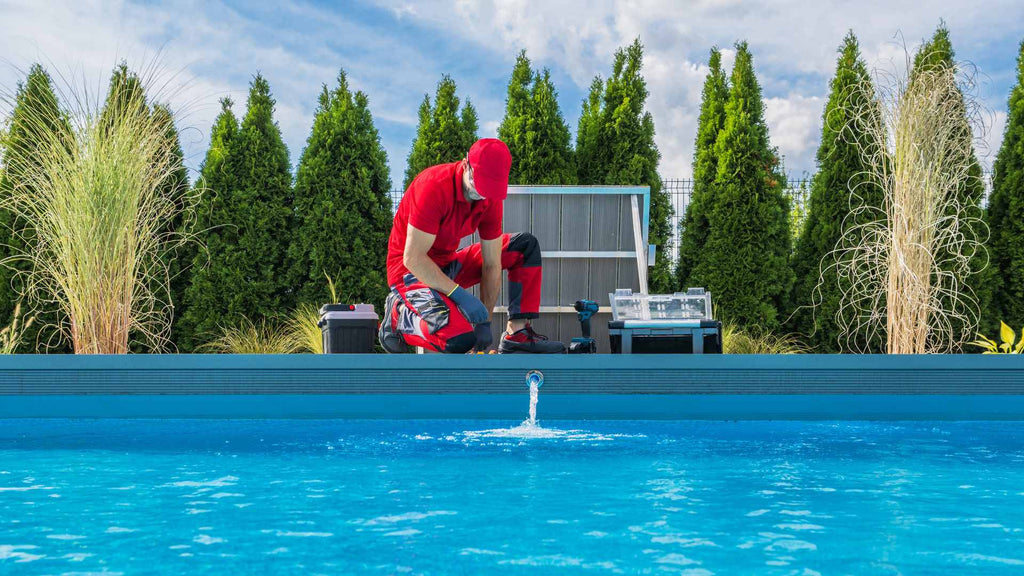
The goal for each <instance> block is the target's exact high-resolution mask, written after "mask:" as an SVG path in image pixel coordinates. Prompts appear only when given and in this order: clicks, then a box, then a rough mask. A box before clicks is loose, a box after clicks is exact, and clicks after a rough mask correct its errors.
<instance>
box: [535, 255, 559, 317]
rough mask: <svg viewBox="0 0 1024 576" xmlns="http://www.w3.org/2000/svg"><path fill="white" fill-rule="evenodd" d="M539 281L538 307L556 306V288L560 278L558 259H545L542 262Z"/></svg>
mask: <svg viewBox="0 0 1024 576" xmlns="http://www.w3.org/2000/svg"><path fill="white" fill-rule="evenodd" d="M541 270H542V276H541V281H540V305H541V306H557V305H558V287H559V283H560V281H561V277H562V262H561V261H560V259H558V258H547V259H545V260H544V261H543V262H542V268H541Z"/></svg>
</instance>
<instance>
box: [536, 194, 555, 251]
mask: <svg viewBox="0 0 1024 576" xmlns="http://www.w3.org/2000/svg"><path fill="white" fill-rule="evenodd" d="M561 205H562V197H561V196H555V195H549V194H541V195H537V196H534V197H533V226H532V228H531V229H530V231H531V232H533V235H534V236H536V237H537V240H538V241H539V242H540V249H541V250H558V245H559V244H558V237H559V229H560V228H561V221H560V219H559V214H560V213H561Z"/></svg>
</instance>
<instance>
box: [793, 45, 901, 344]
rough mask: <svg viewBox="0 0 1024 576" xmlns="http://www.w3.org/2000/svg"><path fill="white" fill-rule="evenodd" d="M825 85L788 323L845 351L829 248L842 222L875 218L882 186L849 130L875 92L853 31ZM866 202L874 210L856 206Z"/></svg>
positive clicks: (838, 290) (810, 338)
mask: <svg viewBox="0 0 1024 576" xmlns="http://www.w3.org/2000/svg"><path fill="white" fill-rule="evenodd" d="M829 87H830V89H831V92H830V93H829V97H828V101H827V102H826V104H825V112H824V115H823V118H822V129H821V144H820V145H819V147H818V155H817V160H818V172H817V173H816V174H815V175H814V178H813V179H812V181H811V196H810V210H809V212H808V214H807V220H806V221H805V222H804V227H803V230H802V231H801V232H800V235H799V237H798V239H797V242H796V249H795V251H794V256H793V271H794V272H795V273H796V284H795V285H794V288H793V306H794V310H795V311H794V314H793V317H792V320H791V321H790V323H788V324H787V325H786V327H787V328H792V329H794V330H795V331H797V332H799V333H801V334H803V335H804V336H805V341H806V342H807V343H808V344H810V345H812V346H814V348H815V350H816V351H818V352H840V351H842V349H843V346H842V345H841V343H840V342H839V341H838V337H839V334H840V332H841V329H840V326H839V325H838V323H837V321H836V314H837V313H838V312H839V311H840V300H841V297H842V291H843V287H842V286H841V285H840V283H839V282H840V280H839V278H838V275H837V274H836V270H835V267H834V266H830V263H831V262H834V254H833V253H832V251H833V250H834V249H835V248H836V244H837V242H838V241H839V239H840V237H841V236H842V235H843V233H844V228H843V225H844V224H846V225H847V226H848V227H849V226H853V225H855V224H863V223H864V219H866V218H869V217H872V216H874V217H877V216H878V214H880V210H881V209H882V192H881V190H880V189H879V188H878V187H877V186H873V185H871V181H870V179H868V178H867V177H866V176H865V173H866V170H867V169H868V166H866V165H865V164H864V157H865V156H871V155H872V152H871V151H868V150H862V148H863V146H865V145H866V143H863V142H858V141H856V140H855V138H856V135H855V134H851V133H850V131H849V126H850V125H851V122H852V119H851V114H852V113H854V112H855V111H856V112H857V113H863V111H865V110H870V109H871V106H869V105H868V103H867V102H865V101H864V99H865V98H868V97H870V95H872V94H873V93H874V90H873V89H872V88H871V75H870V73H869V72H868V68H867V65H865V63H864V60H863V59H862V58H861V55H860V45H859V43H858V42H857V37H856V36H854V34H853V32H850V33H848V34H847V35H846V38H844V39H843V44H842V46H840V47H839V58H838V60H837V61H836V73H835V76H834V77H833V78H832V81H831V82H830V83H829ZM865 205H866V206H872V207H875V208H877V210H871V211H862V210H859V207H860V206H865ZM851 209H855V210H857V216H856V217H855V218H849V219H848V217H849V215H850V211H851ZM819 280H820V284H819ZM865 345H867V346H865ZM880 345H881V343H879V344H878V345H877V346H871V345H869V344H868V343H860V344H858V345H857V346H856V349H861V350H862V349H869V348H876V349H877V348H879V347H880Z"/></svg>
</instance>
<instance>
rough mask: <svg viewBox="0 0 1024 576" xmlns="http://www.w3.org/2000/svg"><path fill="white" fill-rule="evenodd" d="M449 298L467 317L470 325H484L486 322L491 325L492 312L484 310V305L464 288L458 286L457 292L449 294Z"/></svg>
mask: <svg viewBox="0 0 1024 576" xmlns="http://www.w3.org/2000/svg"><path fill="white" fill-rule="evenodd" d="M448 297H449V298H451V299H452V301H454V302H455V304H456V305H458V307H459V310H462V315H463V316H465V317H466V320H468V321H469V323H470V324H474V325H475V324H483V323H485V322H486V323H487V324H490V318H489V316H490V312H488V311H487V308H484V303H483V302H481V301H480V299H479V298H477V297H476V296H473V295H472V294H470V293H469V291H468V290H466V289H465V288H463V287H462V286H457V287H456V288H455V291H454V292H452V293H451V294H449V295H448Z"/></svg>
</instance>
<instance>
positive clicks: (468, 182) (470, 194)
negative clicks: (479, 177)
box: [462, 160, 484, 202]
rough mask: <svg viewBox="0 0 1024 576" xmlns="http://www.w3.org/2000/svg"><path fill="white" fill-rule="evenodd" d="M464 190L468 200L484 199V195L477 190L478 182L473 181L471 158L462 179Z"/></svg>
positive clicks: (467, 161) (467, 162)
mask: <svg viewBox="0 0 1024 576" xmlns="http://www.w3.org/2000/svg"><path fill="white" fill-rule="evenodd" d="M462 188H463V192H465V194H466V200H469V201H470V202H475V201H477V200H483V199H484V197H483V196H481V195H480V193H479V192H477V191H476V184H475V183H474V182H473V167H472V166H471V165H470V164H469V160H466V172H465V176H464V177H463V179H462Z"/></svg>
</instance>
